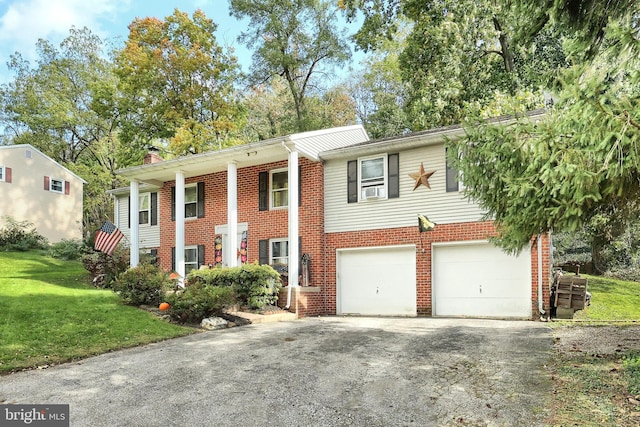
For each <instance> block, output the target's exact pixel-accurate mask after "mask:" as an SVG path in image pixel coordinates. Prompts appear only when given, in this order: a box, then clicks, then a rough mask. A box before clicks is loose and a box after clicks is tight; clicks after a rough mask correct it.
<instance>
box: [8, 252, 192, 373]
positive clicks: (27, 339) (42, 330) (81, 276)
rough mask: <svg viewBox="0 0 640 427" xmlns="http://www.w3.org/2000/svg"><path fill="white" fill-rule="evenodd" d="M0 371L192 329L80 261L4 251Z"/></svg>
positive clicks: (54, 360)
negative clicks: (126, 297) (143, 304)
mask: <svg viewBox="0 0 640 427" xmlns="http://www.w3.org/2000/svg"><path fill="white" fill-rule="evenodd" d="M0 306H1V307H2V310H0V373H8V372H12V371H16V370H22V369H29V368H34V367H42V366H47V365H54V364H59V363H63V362H68V361H72V360H76V359H81V358H85V357H88V356H92V355H96V354H101V353H105V352H109V351H112V350H117V349H121V348H126V347H133V346H137V345H141V344H147V343H151V342H155V341H161V340H164V339H168V338H173V337H177V336H182V335H186V334H189V333H192V332H193V331H194V330H193V329H192V328H186V327H181V326H178V325H175V324H171V323H168V322H166V321H163V320H161V319H159V318H158V317H157V316H154V315H153V314H152V313H149V312H147V311H144V310H140V309H138V308H135V307H130V306H126V305H123V304H122V303H121V301H120V298H119V297H118V296H117V295H116V294H114V293H113V292H112V291H111V290H105V289H96V288H94V287H93V286H91V285H90V284H89V276H88V273H87V272H86V271H85V270H84V269H83V267H82V265H81V263H80V262H77V261H61V260H57V259H54V258H50V257H47V256H45V255H42V254H41V253H39V252H34V251H31V252H2V253H0Z"/></svg>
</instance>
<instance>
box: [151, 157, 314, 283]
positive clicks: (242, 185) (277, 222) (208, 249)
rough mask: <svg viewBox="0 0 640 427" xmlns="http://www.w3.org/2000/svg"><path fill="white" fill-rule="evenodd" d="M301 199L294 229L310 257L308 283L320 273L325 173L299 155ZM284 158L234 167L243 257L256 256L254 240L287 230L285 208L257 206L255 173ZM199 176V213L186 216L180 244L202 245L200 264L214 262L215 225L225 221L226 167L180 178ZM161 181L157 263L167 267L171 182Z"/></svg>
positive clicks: (172, 236)
mask: <svg viewBox="0 0 640 427" xmlns="http://www.w3.org/2000/svg"><path fill="white" fill-rule="evenodd" d="M300 165H301V168H302V170H301V177H302V178H301V187H302V205H301V206H300V207H299V208H298V209H299V218H300V219H299V231H300V236H301V237H302V252H303V253H308V254H309V255H310V259H311V275H310V278H311V280H310V284H311V285H314V284H315V283H319V282H320V281H321V279H322V262H321V261H320V260H321V256H322V246H323V244H322V240H323V235H324V234H323V231H324V186H323V182H324V177H323V168H322V164H321V163H315V162H311V161H309V160H307V159H305V158H301V159H300ZM286 167H287V162H286V161H283V162H276V163H270V164H266V165H260V166H255V167H249V168H241V169H239V170H238V175H237V176H238V222H246V223H248V232H247V236H248V239H247V243H248V262H250V263H252V262H257V261H258V241H259V240H262V239H271V238H279V237H285V238H286V237H287V236H288V222H289V221H288V210H287V209H277V210H267V211H259V210H258V174H259V173H260V172H263V171H270V170H273V169H280V168H286ZM197 182H204V183H205V188H204V193H205V215H204V218H194V219H187V220H186V221H185V246H191V245H205V264H209V263H211V264H213V263H214V259H213V257H214V247H213V239H214V237H215V235H216V234H215V226H216V225H223V224H226V223H227V172H226V171H224V172H218V173H214V174H210V175H203V176H198V177H193V178H188V179H186V180H185V184H192V183H197ZM174 186H175V181H170V182H166V183H165V184H164V186H163V187H162V189H161V190H160V192H159V199H160V213H161V218H160V221H159V224H160V250H159V251H158V256H159V257H160V265H161V266H162V268H163V269H165V270H170V269H171V248H172V247H175V221H172V220H171V187H174Z"/></svg>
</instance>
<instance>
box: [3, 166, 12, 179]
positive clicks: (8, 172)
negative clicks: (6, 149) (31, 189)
mask: <svg viewBox="0 0 640 427" xmlns="http://www.w3.org/2000/svg"><path fill="white" fill-rule="evenodd" d="M4 182H8V183H11V168H4Z"/></svg>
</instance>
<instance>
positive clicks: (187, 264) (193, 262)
mask: <svg viewBox="0 0 640 427" xmlns="http://www.w3.org/2000/svg"><path fill="white" fill-rule="evenodd" d="M197 269H198V247H197V246H185V248H184V274H185V276H186V275H187V274H189V272H190V271H191V270H197Z"/></svg>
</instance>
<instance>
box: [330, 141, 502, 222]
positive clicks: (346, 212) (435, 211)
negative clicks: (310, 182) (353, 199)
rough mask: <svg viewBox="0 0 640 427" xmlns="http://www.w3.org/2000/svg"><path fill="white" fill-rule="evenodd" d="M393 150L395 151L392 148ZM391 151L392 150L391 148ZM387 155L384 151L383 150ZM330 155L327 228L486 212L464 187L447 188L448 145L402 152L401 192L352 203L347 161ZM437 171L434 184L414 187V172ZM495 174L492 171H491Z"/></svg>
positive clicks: (474, 217) (456, 218)
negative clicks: (395, 196)
mask: <svg viewBox="0 0 640 427" xmlns="http://www.w3.org/2000/svg"><path fill="white" fill-rule="evenodd" d="M391 151H393V150H391ZM391 151H390V152H391ZM380 154H385V153H380ZM357 157H358V156H357V155H354V156H353V157H352V158H348V157H344V158H341V159H330V160H327V161H326V163H325V169H324V184H325V230H326V232H327V233H335V232H343V231H357V230H374V229H382V228H397V227H407V226H416V230H417V215H418V213H421V214H424V215H427V216H428V217H429V219H430V220H431V221H433V222H435V223H437V224H447V223H460V222H472V221H478V220H480V219H481V218H482V214H483V212H482V211H481V210H480V208H479V207H478V205H477V204H476V203H472V202H469V201H468V200H467V199H466V198H465V197H464V193H463V192H447V191H446V161H445V160H446V158H445V150H444V144H436V145H430V146H426V147H421V148H415V149H411V150H406V151H401V152H400V197H399V198H396V199H388V200H379V201H376V203H375V206H374V205H372V204H370V203H347V161H348V160H354V159H355V158H357ZM421 163H424V168H425V171H427V172H430V171H434V170H435V171H436V172H435V173H434V174H433V175H432V176H431V177H430V178H429V184H430V185H431V189H430V190H429V189H428V188H426V187H424V186H420V187H418V188H417V189H416V190H415V191H413V187H414V185H415V180H414V179H413V178H411V177H410V176H409V174H412V173H413V174H415V173H417V172H418V171H419V170H420V164H421ZM487 173H491V171H487Z"/></svg>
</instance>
